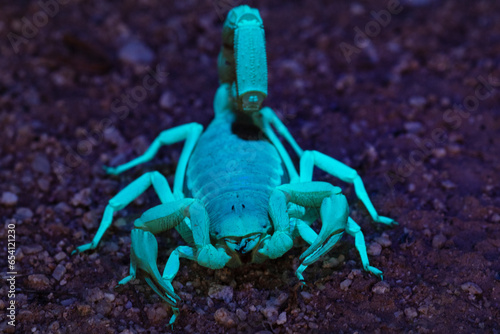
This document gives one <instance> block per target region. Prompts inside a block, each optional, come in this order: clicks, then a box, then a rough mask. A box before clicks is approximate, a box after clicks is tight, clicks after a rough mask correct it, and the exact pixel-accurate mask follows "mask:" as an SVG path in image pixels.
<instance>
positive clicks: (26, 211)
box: [16, 208, 33, 220]
mask: <svg viewBox="0 0 500 334" xmlns="http://www.w3.org/2000/svg"><path fill="white" fill-rule="evenodd" d="M31 217H33V211H31V209H30V208H18V209H17V210H16V218H18V219H20V220H26V219H30V218H31Z"/></svg>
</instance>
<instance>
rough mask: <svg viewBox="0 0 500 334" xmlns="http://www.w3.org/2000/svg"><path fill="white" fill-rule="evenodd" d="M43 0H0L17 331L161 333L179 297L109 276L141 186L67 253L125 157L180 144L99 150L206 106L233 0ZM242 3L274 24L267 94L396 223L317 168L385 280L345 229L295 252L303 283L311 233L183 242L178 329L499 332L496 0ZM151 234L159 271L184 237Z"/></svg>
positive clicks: (96, 218)
mask: <svg viewBox="0 0 500 334" xmlns="http://www.w3.org/2000/svg"><path fill="white" fill-rule="evenodd" d="M54 3H55V1H42V2H37V1H15V2H10V3H9V4H6V2H2V5H0V6H1V7H0V33H1V36H2V43H1V45H0V48H1V54H2V57H1V58H0V72H1V73H2V75H1V76H0V106H1V108H0V133H1V136H2V137H1V138H2V140H1V142H0V147H1V156H0V166H1V167H0V168H1V170H0V180H1V185H0V196H1V198H0V214H1V216H2V218H3V219H2V222H3V223H4V224H5V227H4V228H2V229H1V230H0V237H1V239H0V244H1V245H2V257H3V258H2V261H1V262H0V263H1V268H0V269H1V271H2V273H5V272H8V271H12V270H9V268H7V267H6V266H5V264H6V263H7V261H6V260H7V256H8V255H9V253H8V252H7V240H8V234H9V233H12V232H9V231H8V230H9V226H15V228H14V229H15V254H16V256H15V261H16V264H15V271H16V272H17V275H16V276H15V289H14V287H13V288H12V289H14V290H13V291H14V294H15V302H16V304H15V308H16V310H15V314H16V316H15V325H16V327H15V330H16V331H17V332H18V333H161V332H169V331H170V330H169V329H168V328H166V327H165V324H166V323H168V320H169V318H170V316H171V311H170V309H169V307H167V306H166V305H165V304H164V303H163V302H162V301H161V300H160V299H159V297H158V296H157V295H156V294H155V293H154V292H153V291H152V290H151V289H150V288H149V287H148V286H147V285H146V284H145V282H144V280H139V279H138V280H135V281H133V282H132V283H130V284H129V285H127V286H125V287H122V288H119V289H116V290H115V289H114V286H115V285H116V284H117V282H118V281H119V280H120V279H122V278H123V277H125V276H126V275H127V274H128V267H129V251H130V230H131V226H132V224H133V221H134V219H136V218H137V217H139V216H140V215H141V213H142V212H144V211H145V210H147V209H148V208H150V207H152V206H153V205H156V204H158V200H157V198H156V196H155V195H154V194H153V192H152V191H148V192H147V193H146V194H145V195H143V196H141V197H140V198H139V199H137V200H136V201H134V202H133V203H132V204H131V205H130V206H129V207H127V208H126V209H124V210H122V211H120V212H119V213H118V214H117V215H116V216H115V219H114V223H113V226H112V227H111V228H110V229H109V230H108V233H106V235H105V236H104V238H103V240H102V242H101V244H100V246H99V248H98V249H97V250H96V251H95V252H87V253H84V254H81V255H75V256H70V253H71V251H73V250H74V249H75V247H76V246H78V245H81V244H83V243H87V242H89V241H90V240H91V238H92V237H93V236H94V235H95V232H96V230H97V227H98V225H99V222H100V219H101V217H102V213H103V210H104V208H105V206H106V204H107V202H108V200H109V199H110V198H111V197H112V196H113V195H114V194H116V193H117V192H118V191H119V190H120V189H122V188H123V187H125V186H126V185H127V184H128V183H130V182H131V181H132V180H133V179H134V178H137V177H138V176H139V175H141V174H143V173H144V172H146V171H152V170H158V171H160V172H162V173H164V174H165V175H167V176H168V179H169V181H172V176H173V172H174V171H175V167H176V161H177V159H178V157H179V154H180V149H181V145H174V146H171V147H168V148H163V149H162V150H161V151H160V153H159V155H158V156H157V158H156V159H154V160H153V161H151V162H149V163H146V164H144V165H141V166H139V167H136V168H134V169H132V170H130V171H127V172H125V173H123V174H122V175H120V176H118V177H114V176H108V175H105V173H104V172H103V170H102V168H101V167H102V165H112V166H116V165H118V164H121V163H124V162H126V161H128V160H130V159H132V158H134V157H136V156H138V155H139V154H141V153H142V152H144V150H145V149H146V148H147V146H148V145H149V144H150V143H151V142H152V140H153V139H154V138H155V137H156V136H157V135H158V134H159V133H160V132H161V131H162V130H164V129H167V128H170V127H173V126H176V125H180V124H185V123H188V122H193V121H196V122H199V123H201V124H203V125H207V124H208V123H209V121H210V119H211V118H212V115H213V110H212V101H213V96H214V93H215V90H216V88H217V82H218V78H217V68H216V57H217V54H218V52H219V47H220V35H221V26H222V18H223V17H224V14H225V13H226V12H227V10H228V4H229V5H231V4H239V3H240V2H239V1H232V2H231V1H220V2H206V1H172V2H168V1H159V0H157V1H155V0H144V1H122V2H117V1H115V2H111V1H62V0H61V1H60V2H59V3H57V6H55V5H54ZM250 4H251V5H253V6H255V7H257V8H259V9H260V12H261V15H262V17H263V19H264V23H265V27H266V37H267V52H268V67H269V98H268V99H267V100H266V105H268V106H270V107H272V108H274V109H275V110H276V111H277V112H278V113H279V114H280V117H281V118H282V119H283V121H284V122H285V124H286V125H287V126H288V128H289V129H290V131H291V132H292V133H293V135H294V136H295V138H296V139H297V141H298V143H299V144H300V145H301V147H303V148H305V149H315V150H319V151H321V152H324V153H325V154H328V155H330V156H332V157H335V158H337V159H339V160H341V161H343V162H345V163H347V164H349V165H350V166H351V167H353V168H355V169H356V170H357V171H358V172H359V174H360V175H361V176H362V178H363V180H364V182H365V185H366V188H367V190H368V193H369V194H370V196H371V198H372V200H373V203H374V205H375V207H376V208H377V209H378V211H379V213H380V214H382V215H386V216H389V217H392V218H395V219H396V220H397V221H398V222H399V223H400V225H399V226H397V227H395V228H385V227H383V226H376V225H374V224H372V223H371V219H370V217H369V216H368V214H367V211H366V209H365V208H364V207H363V205H362V204H361V203H360V202H359V201H357V199H356V196H355V194H354V191H353V187H352V186H351V185H348V184H345V183H343V182H341V181H339V180H337V179H335V178H333V177H331V176H329V175H326V174H325V173H323V172H321V171H317V173H315V178H316V179H317V180H324V181H328V182H332V183H334V184H336V185H339V186H341V187H342V188H343V189H344V192H345V194H346V196H347V197H348V200H349V203H350V208H351V216H352V217H353V218H354V219H355V220H356V221H357V222H358V223H359V224H360V225H361V226H362V228H363V231H364V234H365V238H366V241H367V245H368V248H369V253H370V255H369V256H370V260H371V264H372V265H373V266H376V267H377V268H380V269H382V270H383V271H384V280H383V281H382V282H381V281H380V280H379V279H377V278H376V277H373V276H370V275H368V274H367V273H365V272H364V271H362V270H360V269H361V263H360V259H359V255H358V253H357V252H356V249H355V246H354V241H353V238H351V237H344V238H343V239H342V240H341V242H339V244H338V246H337V247H336V248H334V249H333V250H332V251H331V252H330V253H329V254H328V255H327V256H326V258H325V259H323V260H321V261H318V262H317V263H315V264H314V265H312V266H310V267H309V268H308V269H307V271H306V272H305V278H306V280H307V282H308V286H307V287H305V288H304V289H303V290H300V289H299V288H298V285H297V279H296V278H295V275H294V269H295V268H296V267H297V266H298V264H299V262H298V257H299V256H300V254H301V252H303V250H304V249H305V247H299V248H295V249H294V250H292V251H290V252H289V253H287V254H286V255H285V256H284V257H282V258H280V259H278V260H275V261H270V262H267V263H264V264H262V265H250V266H247V267H243V268H239V269H235V270H229V269H224V270H218V271H214V270H209V269H206V268H204V267H201V266H198V265H197V264H195V263H193V262H190V261H187V260H182V261H181V269H180V271H179V274H178V276H177V278H176V280H175V284H174V287H175V288H176V290H177V291H178V293H179V294H180V296H181V298H182V299H183V302H182V304H181V307H180V308H181V312H180V317H179V319H178V321H177V323H176V326H175V328H174V330H173V332H175V333H241V332H243V333H246V332H248V333H255V332H259V333H261V334H263V333H327V332H333V333H372V332H374V333H377V332H378V333H401V332H407V333H499V332H500V329H499V324H498V319H499V318H500V311H499V307H500V263H499V261H498V257H499V251H500V188H499V183H500V177H499V166H500V145H499V142H498V141H499V139H498V137H499V131H500V121H499V116H500V114H499V111H498V105H499V95H498V90H499V89H500V69H499V64H500V58H499V55H500V3H498V2H497V1H474V2H473V1H451V0H443V1H438V0H436V1H432V0H427V1H425V0H419V1H416V0H413V1H410V0H407V1H404V2H401V3H399V2H397V1H390V2H386V1H378V0H377V1H358V2H355V3H352V2H350V1H349V2H348V1H307V2H306V1H289V2H286V3H285V2H279V1H265V2H264V1H253V2H250ZM44 8H45V9H44ZM372 11H373V12H374V13H375V14H373V13H372ZM44 13H48V14H44ZM295 162H297V159H295ZM9 224H13V225H9ZM158 239H159V248H160V255H159V267H160V270H161V269H162V268H163V265H164V263H165V260H166V258H167V256H168V255H169V253H170V252H171V251H172V250H173V248H174V247H176V246H177V245H180V244H181V241H180V238H179V236H178V234H177V233H170V232H167V233H164V234H162V235H160V236H159V238H158ZM7 276H8V275H7ZM8 277H10V276H8ZM13 282H14V281H12V280H11V281H8V284H4V283H2V284H1V286H2V287H1V288H0V295H1V301H0V311H1V312H0V332H5V333H9V332H14V327H12V326H10V325H9V324H8V321H10V319H9V318H7V315H8V314H9V310H8V307H9V305H10V304H9V297H8V295H9V289H10V287H11V286H13V285H12V284H11V283H13ZM209 296H210V297H209Z"/></svg>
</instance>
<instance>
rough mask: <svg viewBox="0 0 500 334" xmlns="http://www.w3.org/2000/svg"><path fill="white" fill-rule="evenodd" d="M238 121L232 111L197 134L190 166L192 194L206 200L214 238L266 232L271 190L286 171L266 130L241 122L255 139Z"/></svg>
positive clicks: (268, 227)
mask: <svg viewBox="0 0 500 334" xmlns="http://www.w3.org/2000/svg"><path fill="white" fill-rule="evenodd" d="M237 121H238V120H237V119H236V117H235V115H233V114H229V113H228V114H227V115H225V117H223V116H221V117H217V118H216V119H215V120H214V121H213V122H212V123H211V124H210V125H209V126H208V128H207V129H206V131H205V132H204V133H203V134H202V135H201V137H200V139H199V140H198V143H197V145H196V148H195V150H194V151H193V154H192V156H191V159H190V160H189V164H188V168H187V172H186V181H187V189H188V191H189V195H190V196H192V197H193V198H198V199H200V200H201V201H202V202H203V204H204V205H205V207H206V209H207V212H208V216H209V218H210V234H211V236H212V237H213V238H215V239H220V238H224V237H228V236H229V237H243V236H244V234H253V233H266V232H267V231H268V230H269V229H270V228H271V225H270V222H269V218H268V212H267V206H268V203H269V196H270V194H271V191H272V189H274V188H275V187H277V186H279V185H280V184H282V180H283V178H284V177H286V175H285V172H284V169H283V165H282V162H281V159H280V156H279V154H278V151H277V150H276V148H275V147H274V146H273V145H272V144H271V143H270V142H269V141H268V140H267V139H265V138H263V133H262V132H261V131H260V130H259V129H258V128H257V127H255V126H252V125H251V124H243V125H241V126H242V127H246V128H250V130H247V131H246V132H247V133H245V135H246V136H248V135H249V134H248V132H252V134H251V135H253V136H254V137H256V139H255V140H247V139H243V138H240V133H239V132H238V127H239V126H240V125H238V124H237V125H235V122H237ZM235 131H236V133H235ZM257 137H261V138H263V140H262V139H260V140H259V139H258V138H257ZM262 159H264V160H265V161H266V162H267V163H266V164H263V163H262Z"/></svg>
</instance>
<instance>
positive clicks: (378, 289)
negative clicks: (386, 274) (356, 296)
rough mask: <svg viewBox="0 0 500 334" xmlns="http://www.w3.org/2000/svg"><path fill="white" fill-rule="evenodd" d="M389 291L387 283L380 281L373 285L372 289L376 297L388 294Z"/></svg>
mask: <svg viewBox="0 0 500 334" xmlns="http://www.w3.org/2000/svg"><path fill="white" fill-rule="evenodd" d="M390 289H391V287H390V285H389V283H387V282H386V281H381V282H378V283H377V284H375V285H374V286H373V288H372V292H373V293H375V294H377V295H383V294H384V293H386V292H388V291H389V290H390Z"/></svg>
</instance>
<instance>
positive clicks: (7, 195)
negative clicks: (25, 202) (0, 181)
mask: <svg viewBox="0 0 500 334" xmlns="http://www.w3.org/2000/svg"><path fill="white" fill-rule="evenodd" d="M17 200H18V197H17V195H16V194H14V193H11V192H10V191H5V192H4V193H3V194H2V199H0V203H2V204H3V205H5V206H14V205H16V204H17Z"/></svg>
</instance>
